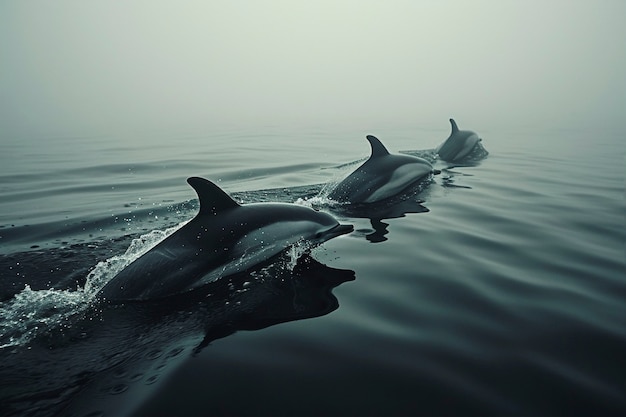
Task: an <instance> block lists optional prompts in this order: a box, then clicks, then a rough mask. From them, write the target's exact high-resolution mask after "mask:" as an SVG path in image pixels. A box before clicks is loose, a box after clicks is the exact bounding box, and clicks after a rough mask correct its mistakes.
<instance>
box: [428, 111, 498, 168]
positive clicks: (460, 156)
mask: <svg viewBox="0 0 626 417" xmlns="http://www.w3.org/2000/svg"><path fill="white" fill-rule="evenodd" d="M450 124H451V125H452V131H451V132H450V136H448V139H446V140H445V141H444V142H443V143H442V144H441V145H439V147H438V148H437V149H436V152H437V155H439V158H441V159H443V160H444V161H447V162H460V161H463V160H477V159H482V158H484V157H485V156H487V155H488V154H489V153H488V152H487V150H486V149H485V148H484V147H483V146H482V145H481V143H480V142H481V141H482V139H481V138H480V137H478V135H477V134H476V133H475V132H472V131H471V130H459V127H458V126H457V125H456V122H455V121H454V119H450Z"/></svg>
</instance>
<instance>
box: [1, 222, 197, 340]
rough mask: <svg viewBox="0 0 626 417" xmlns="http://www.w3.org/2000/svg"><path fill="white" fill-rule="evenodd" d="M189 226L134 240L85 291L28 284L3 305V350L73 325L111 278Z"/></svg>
mask: <svg viewBox="0 0 626 417" xmlns="http://www.w3.org/2000/svg"><path fill="white" fill-rule="evenodd" d="M186 223H187V221H185V222H182V223H180V224H179V225H177V226H174V227H171V228H169V229H166V230H153V231H151V232H149V233H147V234H145V235H142V236H140V237H138V238H137V239H133V241H132V242H131V244H130V246H129V247H128V249H127V250H126V252H124V254H122V255H116V256H113V257H111V258H109V259H107V260H106V261H102V262H99V263H98V264H97V265H96V266H95V267H94V268H93V269H92V270H91V272H89V275H88V276H87V280H86V282H85V286H84V287H82V288H81V287H79V288H77V289H76V290H55V289H46V290H32V289H31V288H30V286H28V285H26V287H25V288H24V289H23V290H22V291H21V292H20V293H18V294H16V295H15V297H13V299H11V300H10V301H7V302H5V303H2V304H0V349H3V348H7V347H10V346H19V345H25V344H27V343H28V342H29V341H30V340H32V339H33V338H34V337H35V336H37V335H38V334H41V333H43V332H45V331H47V330H50V329H52V328H57V327H59V326H63V325H66V326H70V325H71V320H70V319H72V318H73V317H76V316H78V315H80V314H83V313H84V312H85V311H86V310H87V308H88V307H89V306H90V305H91V303H92V302H93V301H94V300H95V296H96V294H97V293H98V291H100V290H101V289H102V287H104V285H105V284H106V283H107V282H109V281H110V280H111V278H113V277H114V276H115V275H116V274H117V273H118V272H120V271H121V270H122V269H124V268H125V267H126V266H127V265H128V264H130V263H131V262H133V261H134V260H135V259H137V258H139V257H140V256H141V255H143V254H144V253H146V252H147V251H148V250H150V249H151V248H152V247H154V246H155V245H156V244H158V243H159V242H161V241H162V240H163V239H165V238H166V237H167V236H169V235H171V234H172V233H174V232H175V231H176V230H178V229H179V228H180V227H182V226H183V225H185V224H186Z"/></svg>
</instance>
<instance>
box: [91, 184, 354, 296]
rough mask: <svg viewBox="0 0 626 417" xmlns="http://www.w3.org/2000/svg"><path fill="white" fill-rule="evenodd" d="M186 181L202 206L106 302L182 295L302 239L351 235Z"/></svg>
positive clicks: (319, 215) (298, 209)
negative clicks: (244, 203) (241, 203)
mask: <svg viewBox="0 0 626 417" xmlns="http://www.w3.org/2000/svg"><path fill="white" fill-rule="evenodd" d="M187 182H188V183H189V185H191V187H193V189H194V190H195V191H196V193H197V194H198V199H199V200H200V210H199V212H198V214H197V215H196V216H195V217H194V218H193V219H192V220H191V221H189V222H188V223H187V224H185V225H184V226H183V227H181V228H180V229H178V230H177V231H176V232H174V233H173V234H171V235H170V236H168V237H167V238H166V239H164V240H163V241H161V242H160V243H159V244H157V245H156V246H155V247H153V248H152V249H150V250H149V251H148V252H146V253H145V254H143V255H142V256H140V257H139V258H137V259H136V260H135V261H134V262H132V263H131V264H130V265H128V266H127V267H126V268H125V269H123V270H122V271H120V272H119V273H118V274H117V275H116V276H114V277H113V278H112V279H111V280H110V281H109V282H108V283H107V284H106V285H105V286H104V288H103V289H102V290H101V291H100V293H99V296H100V297H101V298H103V299H106V300H116V301H123V300H147V299H155V298H163V297H167V296H171V295H175V294H180V293H183V292H186V291H190V290H192V289H194V288H198V287H200V286H202V285H205V284H208V283H210V282H213V281H215V280H217V279H218V278H220V277H222V276H228V275H232V274H235V273H238V272H242V271H246V270H248V269H250V268H251V267H253V266H255V265H257V264H259V263H261V262H264V261H266V260H268V259H270V258H271V257H272V256H275V255H277V254H278V253H280V252H282V251H283V250H284V249H286V248H288V247H289V246H292V245H294V244H295V243H297V242H299V241H307V242H309V243H310V244H320V243H322V242H325V241H327V240H329V239H332V238H333V237H336V236H339V235H342V234H344V233H349V232H351V231H352V229H353V227H352V226H351V225H342V224H339V223H338V222H337V220H335V218H334V217H333V216H331V215H330V214H327V213H323V212H320V211H316V210H313V209H311V208H308V207H304V206H299V205H295V204H287V203H254V204H246V205H239V204H238V203H237V202H236V201H235V200H233V199H232V198H231V197H230V196H229V195H228V194H226V193H225V192H224V191H223V190H222V189H220V188H219V187H218V186H217V185H215V184H213V183H212V182H211V181H208V180H206V179H204V178H199V177H191V178H188V179H187Z"/></svg>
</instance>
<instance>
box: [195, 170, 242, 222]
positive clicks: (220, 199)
mask: <svg viewBox="0 0 626 417" xmlns="http://www.w3.org/2000/svg"><path fill="white" fill-rule="evenodd" d="M187 183H188V184H189V185H191V186H192V187H193V189H194V190H196V194H198V200H200V213H199V214H213V215H214V216H215V215H217V214H219V213H220V212H222V211H224V210H228V209H232V208H235V207H239V204H238V203H237V202H236V201H235V200H233V199H232V198H231V197H230V196H229V195H228V194H226V193H225V192H224V190H222V189H221V188H220V187H218V186H217V185H215V184H213V183H212V182H211V181H209V180H207V179H204V178H200V177H190V178H187Z"/></svg>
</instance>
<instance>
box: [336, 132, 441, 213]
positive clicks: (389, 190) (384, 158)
mask: <svg viewBox="0 0 626 417" xmlns="http://www.w3.org/2000/svg"><path fill="white" fill-rule="evenodd" d="M366 138H367V140H368V141H369V143H370V145H371V147H372V154H371V156H370V157H369V159H368V160H367V161H365V162H364V163H363V164H362V165H361V166H359V167H358V168H357V169H355V170H354V171H353V172H352V173H351V174H350V175H348V176H347V177H346V178H345V179H344V180H343V181H341V182H340V183H339V184H337V186H336V187H335V188H334V189H333V190H332V191H331V192H330V193H329V194H328V198H330V199H331V200H334V201H338V202H341V203H352V204H359V203H375V202H378V201H382V200H385V199H388V198H390V197H393V196H395V195H398V194H401V193H402V192H403V191H406V190H407V189H409V188H411V187H412V186H414V185H416V184H418V183H419V182H421V181H422V180H424V179H426V178H428V177H429V176H430V175H431V174H433V173H434V171H433V167H432V165H431V164H430V163H429V162H428V161H426V160H425V159H422V158H418V157H416V156H410V155H393V154H390V153H389V151H388V150H387V148H385V146H384V145H383V144H382V143H381V142H380V140H378V139H377V138H376V137H375V136H372V135H367V136H366Z"/></svg>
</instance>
